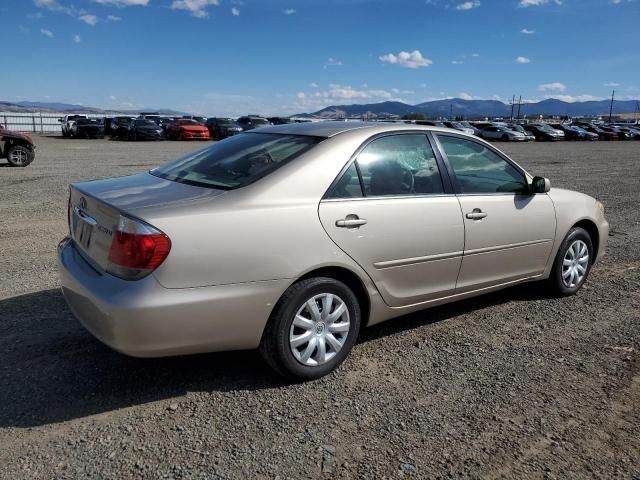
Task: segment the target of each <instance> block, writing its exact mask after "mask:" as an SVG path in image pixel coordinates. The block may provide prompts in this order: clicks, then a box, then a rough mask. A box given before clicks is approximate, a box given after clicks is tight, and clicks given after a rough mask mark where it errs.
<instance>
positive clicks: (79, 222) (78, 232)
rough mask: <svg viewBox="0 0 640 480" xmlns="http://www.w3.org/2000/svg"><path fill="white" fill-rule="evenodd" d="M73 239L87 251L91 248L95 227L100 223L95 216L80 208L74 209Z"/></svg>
mask: <svg viewBox="0 0 640 480" xmlns="http://www.w3.org/2000/svg"><path fill="white" fill-rule="evenodd" d="M71 222H72V232H73V240H74V241H75V242H76V243H77V244H78V245H79V246H80V247H81V248H82V249H84V250H85V251H89V249H90V248H91V241H92V237H93V230H94V227H95V226H96V225H97V224H98V222H97V221H96V219H95V218H93V217H92V216H90V215H87V214H86V213H85V212H83V211H82V210H80V209H79V208H74V209H73V216H72V220H71Z"/></svg>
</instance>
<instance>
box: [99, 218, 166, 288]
mask: <svg viewBox="0 0 640 480" xmlns="http://www.w3.org/2000/svg"><path fill="white" fill-rule="evenodd" d="M170 250H171V240H169V237H167V236H166V235H165V234H164V233H162V232H161V231H159V230H157V229H156V228H154V227H152V226H151V225H148V224H146V223H143V222H141V221H139V220H134V219H132V218H129V217H124V216H121V217H120V222H119V224H118V229H117V230H116V231H115V232H114V234H113V239H112V241H111V248H110V249H109V266H108V267H107V271H108V272H109V273H111V274H112V275H115V276H117V277H120V278H123V279H125V280H137V279H140V278H143V277H145V276H147V275H149V274H150V273H151V272H153V271H154V270H155V269H156V268H158V267H159V266H160V265H161V264H162V262H164V260H165V259H166V258H167V256H168V255H169V251H170Z"/></svg>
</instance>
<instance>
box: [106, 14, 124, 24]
mask: <svg viewBox="0 0 640 480" xmlns="http://www.w3.org/2000/svg"><path fill="white" fill-rule="evenodd" d="M120 20H122V18H120V17H116V16H115V15H109V16H108V17H107V21H109V22H119V21H120Z"/></svg>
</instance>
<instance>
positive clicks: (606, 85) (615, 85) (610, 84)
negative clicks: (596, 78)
mask: <svg viewBox="0 0 640 480" xmlns="http://www.w3.org/2000/svg"><path fill="white" fill-rule="evenodd" d="M604 86H605V87H619V86H620V84H619V83H617V82H609V83H605V84H604Z"/></svg>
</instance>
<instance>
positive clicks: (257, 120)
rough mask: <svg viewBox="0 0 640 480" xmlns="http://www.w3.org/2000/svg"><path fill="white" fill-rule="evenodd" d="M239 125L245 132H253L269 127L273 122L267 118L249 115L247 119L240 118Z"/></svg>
mask: <svg viewBox="0 0 640 480" xmlns="http://www.w3.org/2000/svg"><path fill="white" fill-rule="evenodd" d="M237 123H238V125H240V126H241V127H242V129H243V130H253V129H254V128H260V127H268V126H270V125H271V122H270V121H269V120H267V119H266V118H262V117H258V116H257V115H247V116H246V117H240V118H239V119H238V120H237Z"/></svg>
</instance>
